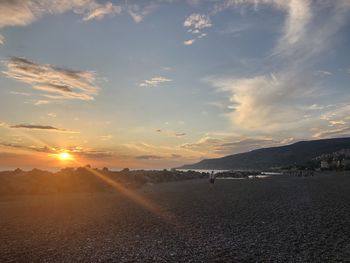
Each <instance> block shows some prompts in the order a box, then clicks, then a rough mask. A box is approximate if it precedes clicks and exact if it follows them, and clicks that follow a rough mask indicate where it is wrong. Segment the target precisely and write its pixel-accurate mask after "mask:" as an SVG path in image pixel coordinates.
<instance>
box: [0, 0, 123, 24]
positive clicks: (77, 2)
mask: <svg viewBox="0 0 350 263" xmlns="http://www.w3.org/2000/svg"><path fill="white" fill-rule="evenodd" d="M68 11H74V12H75V13H77V14H82V15H83V17H84V18H83V19H84V20H86V21H87V20H91V19H95V18H98V19H100V18H102V17H104V16H105V15H106V14H111V13H120V11H121V10H120V7H119V6H115V5H113V4H112V3H111V2H107V3H106V4H99V3H98V2H97V1H95V0H70V1H62V0H46V1H36V0H2V1H0V28H2V27H7V26H26V25H29V24H30V23H33V22H34V21H36V20H38V19H40V18H41V17H43V16H45V15H58V14H63V13H65V12H68Z"/></svg>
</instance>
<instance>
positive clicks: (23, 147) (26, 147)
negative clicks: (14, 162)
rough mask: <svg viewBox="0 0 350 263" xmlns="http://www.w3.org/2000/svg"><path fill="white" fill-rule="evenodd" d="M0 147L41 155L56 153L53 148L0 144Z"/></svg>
mask: <svg viewBox="0 0 350 263" xmlns="http://www.w3.org/2000/svg"><path fill="white" fill-rule="evenodd" d="M0 146H4V147H9V148H16V149H21V150H29V151H35V152H43V153H54V152H56V150H55V148H49V147H47V146H43V147H40V146H32V145H31V146H26V145H21V144H14V143H0Z"/></svg>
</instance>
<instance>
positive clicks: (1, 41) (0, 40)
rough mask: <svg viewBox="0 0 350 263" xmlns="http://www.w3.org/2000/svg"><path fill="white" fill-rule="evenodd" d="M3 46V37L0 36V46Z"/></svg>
mask: <svg viewBox="0 0 350 263" xmlns="http://www.w3.org/2000/svg"><path fill="white" fill-rule="evenodd" d="M3 44H5V37H4V36H3V35H1V34H0V45H3Z"/></svg>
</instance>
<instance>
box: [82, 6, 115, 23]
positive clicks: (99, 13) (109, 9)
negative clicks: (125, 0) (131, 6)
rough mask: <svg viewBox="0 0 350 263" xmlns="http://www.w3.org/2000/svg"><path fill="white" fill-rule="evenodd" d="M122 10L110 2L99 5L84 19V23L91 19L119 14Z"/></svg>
mask: <svg viewBox="0 0 350 263" xmlns="http://www.w3.org/2000/svg"><path fill="white" fill-rule="evenodd" d="M121 12H122V8H121V7H120V6H116V5H113V4H112V3H111V2H107V3H106V4H105V5H99V6H97V7H96V8H94V9H92V10H91V11H90V12H89V13H88V14H87V15H86V16H85V17H84V18H83V20H84V21H89V20H92V19H102V18H103V17H104V16H105V15H107V14H120V13H121Z"/></svg>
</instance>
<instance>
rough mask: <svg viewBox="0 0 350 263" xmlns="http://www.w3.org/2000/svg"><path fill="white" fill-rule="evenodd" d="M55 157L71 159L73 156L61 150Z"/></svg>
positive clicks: (63, 159)
mask: <svg viewBox="0 0 350 263" xmlns="http://www.w3.org/2000/svg"><path fill="white" fill-rule="evenodd" d="M57 158H58V159H59V160H61V161H69V160H72V159H73V156H72V155H71V154H70V153H67V152H62V153H59V154H57Z"/></svg>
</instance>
